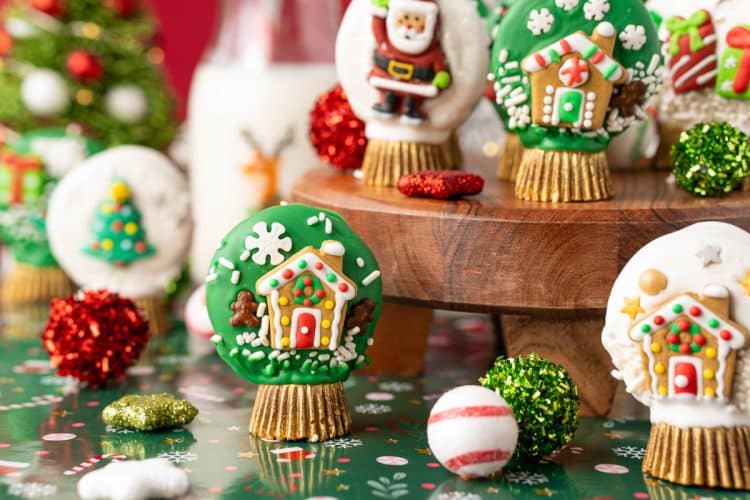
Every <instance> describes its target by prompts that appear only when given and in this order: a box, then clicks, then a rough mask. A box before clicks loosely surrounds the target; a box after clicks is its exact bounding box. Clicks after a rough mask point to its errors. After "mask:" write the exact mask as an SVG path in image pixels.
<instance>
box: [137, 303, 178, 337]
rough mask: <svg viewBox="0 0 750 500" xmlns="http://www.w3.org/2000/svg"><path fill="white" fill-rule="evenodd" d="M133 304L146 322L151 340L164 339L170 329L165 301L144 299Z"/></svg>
mask: <svg viewBox="0 0 750 500" xmlns="http://www.w3.org/2000/svg"><path fill="white" fill-rule="evenodd" d="M134 302H135V305H136V306H138V309H140V311H141V313H142V314H143V316H144V318H146V319H147V320H148V326H149V330H150V331H151V338H159V337H161V338H163V337H166V336H167V335H168V334H169V330H170V327H171V324H170V321H169V313H168V311H167V303H166V301H165V300H164V299H163V298H161V297H146V298H140V299H135V301H134Z"/></svg>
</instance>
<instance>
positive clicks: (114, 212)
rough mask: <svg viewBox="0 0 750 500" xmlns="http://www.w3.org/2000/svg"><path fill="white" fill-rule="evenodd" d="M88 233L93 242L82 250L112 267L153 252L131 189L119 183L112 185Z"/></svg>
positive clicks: (123, 264)
mask: <svg viewBox="0 0 750 500" xmlns="http://www.w3.org/2000/svg"><path fill="white" fill-rule="evenodd" d="M91 232H92V240H91V242H90V243H89V244H88V245H86V246H85V247H84V249H83V251H84V252H85V253H87V254H88V255H91V256H92V257H96V258H98V259H101V260H104V261H106V262H109V263H110V264H113V265H117V266H126V265H128V264H130V263H131V262H134V261H137V260H140V259H143V258H145V257H148V256H150V255H152V254H153V253H154V252H155V248H154V247H153V246H151V244H149V243H148V241H147V239H146V231H145V229H144V227H143V225H142V224H141V213H140V212H139V211H138V208H137V207H136V206H135V204H134V203H133V199H132V197H131V192H130V188H129V187H128V185H127V184H126V183H125V182H124V181H121V180H116V181H114V182H113V183H112V185H111V186H110V188H109V197H108V198H107V199H106V200H105V201H104V202H102V203H101V204H100V205H99V207H98V209H97V212H96V215H95V216H94V222H93V224H92V231H91Z"/></svg>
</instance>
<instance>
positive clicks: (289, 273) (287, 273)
mask: <svg viewBox="0 0 750 500" xmlns="http://www.w3.org/2000/svg"><path fill="white" fill-rule="evenodd" d="M281 276H282V278H284V279H285V280H288V279H290V278H291V277H292V276H294V271H292V270H291V269H284V270H283V271H282V272H281Z"/></svg>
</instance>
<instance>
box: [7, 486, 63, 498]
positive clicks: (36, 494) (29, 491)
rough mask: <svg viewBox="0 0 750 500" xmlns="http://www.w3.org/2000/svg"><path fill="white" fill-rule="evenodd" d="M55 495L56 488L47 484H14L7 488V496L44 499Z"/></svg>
mask: <svg viewBox="0 0 750 500" xmlns="http://www.w3.org/2000/svg"><path fill="white" fill-rule="evenodd" d="M56 493H57V486H55V485H54V484H48V483H35V482H31V483H15V484H11V485H10V486H8V495H9V496H12V497H21V498H44V497H50V496H52V495H54V494H56Z"/></svg>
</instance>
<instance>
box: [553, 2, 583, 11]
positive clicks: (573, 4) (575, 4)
mask: <svg viewBox="0 0 750 500" xmlns="http://www.w3.org/2000/svg"><path fill="white" fill-rule="evenodd" d="M580 1H581V0H555V5H557V6H558V7H559V8H561V9H563V10H566V11H571V10H573V9H575V8H576V7H578V3H579V2H580Z"/></svg>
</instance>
